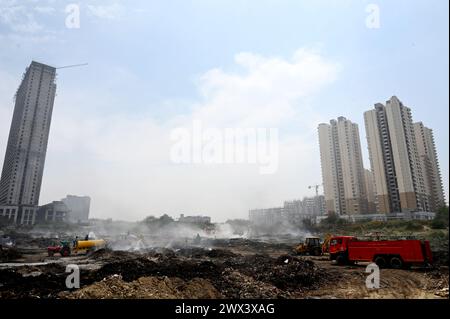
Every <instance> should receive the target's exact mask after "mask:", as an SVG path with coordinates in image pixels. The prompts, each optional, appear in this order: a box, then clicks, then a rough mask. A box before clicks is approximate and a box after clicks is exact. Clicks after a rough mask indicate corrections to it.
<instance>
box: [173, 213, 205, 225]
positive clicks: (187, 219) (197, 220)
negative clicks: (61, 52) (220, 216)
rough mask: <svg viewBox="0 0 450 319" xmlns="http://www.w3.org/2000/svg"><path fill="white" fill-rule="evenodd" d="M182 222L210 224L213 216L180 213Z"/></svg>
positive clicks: (179, 219)
mask: <svg viewBox="0 0 450 319" xmlns="http://www.w3.org/2000/svg"><path fill="white" fill-rule="evenodd" d="M178 221H179V222H180V223H189V224H210V223H211V217H209V216H184V214H180V218H178Z"/></svg>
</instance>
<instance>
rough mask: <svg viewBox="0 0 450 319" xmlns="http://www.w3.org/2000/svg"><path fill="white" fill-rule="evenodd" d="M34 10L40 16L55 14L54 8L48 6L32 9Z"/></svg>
mask: <svg viewBox="0 0 450 319" xmlns="http://www.w3.org/2000/svg"><path fill="white" fill-rule="evenodd" d="M34 10H35V11H36V12H38V13H41V14H53V13H55V12H56V9H55V8H54V7H49V6H46V7H44V6H42V7H39V6H38V7H34Z"/></svg>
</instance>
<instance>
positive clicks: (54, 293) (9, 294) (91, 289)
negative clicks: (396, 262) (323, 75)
mask: <svg viewBox="0 0 450 319" xmlns="http://www.w3.org/2000/svg"><path fill="white" fill-rule="evenodd" d="M24 240H26V241H27V242H34V243H36V239H30V238H24ZM40 240H41V239H38V241H40ZM39 244H40V243H39ZM202 245H203V247H201V246H187V245H185V246H184V247H177V246H172V249H169V248H166V247H149V248H144V249H141V250H140V251H119V250H112V249H110V248H103V249H99V250H97V251H95V252H92V253H89V254H88V255H82V256H76V257H68V258H61V257H51V258H49V257H47V255H46V252H45V250H44V249H40V250H37V251H40V254H41V255H39V254H38V255H37V256H35V257H33V258H32V261H38V262H34V263H32V262H29V261H30V260H28V259H26V258H25V259H26V260H27V261H28V262H22V263H15V264H14V265H12V264H11V266H8V265H7V264H5V265H6V266H4V267H0V298H51V299H54V298H68V299H75V298H95V299H98V298H100V299H104V298H164V299H166V298H168V299H171V298H201V299H206V298H235V299H236V298H257V299H258V298H302V296H315V295H318V296H320V291H321V290H323V291H327V292H328V291H330V294H331V295H332V294H333V291H334V290H335V287H337V286H339V285H342V284H343V283H344V284H345V283H348V279H351V280H353V281H354V282H355V283H357V285H361V287H365V286H364V278H365V277H366V274H365V272H364V269H365V267H364V266H361V267H343V268H341V267H337V266H332V265H331V264H330V262H329V260H327V259H326V257H317V258H315V257H314V258H312V257H309V256H295V255H292V254H291V252H292V245H287V244H283V243H264V242H259V241H252V240H248V239H230V240H224V239H220V240H205V241H203V243H202ZM42 255H43V256H42ZM28 257H30V256H28ZM28 257H27V258H28ZM444 257H445V256H444ZM447 258H448V254H447ZM441 260H443V258H441ZM72 263H75V264H78V265H79V266H80V284H81V288H80V289H75V290H69V289H68V288H66V285H65V280H66V278H67V273H66V272H65V266H66V265H68V264H72ZM94 266H95V267H94ZM388 271H389V270H386V272H385V275H389V272H388ZM402 272H403V270H398V271H393V272H392V275H393V276H392V277H393V278H394V279H395V280H397V279H398V280H400V279H401V278H402V277H401V276H402ZM405 272H408V271H406V270H405ZM407 274H408V275H409V276H410V277H411V280H410V281H408V282H411V283H417V282H421V283H427V287H425V288H424V289H426V290H427V291H428V292H430V294H431V295H433V294H434V295H436V296H437V297H440V296H445V295H447V296H448V267H447V268H446V270H445V266H442V267H441V266H439V267H436V269H435V270H432V271H430V270H428V271H422V270H418V271H417V276H422V277H420V278H423V276H427V279H426V280H423V279H420V278H419V277H417V280H415V279H414V278H415V277H416V273H415V271H409V272H408V273H407ZM446 274H447V276H446ZM446 277H447V278H446ZM399 278H400V279H399ZM412 279H414V280H412ZM352 287H353V286H352ZM341 289H346V288H345V287H344V288H343V287H342V286H341ZM352 289H353V288H352ZM417 289H418V288H416V291H417ZM408 291H409V290H408ZM411 291H413V290H411ZM314 292H318V293H316V294H315V293H314ZM346 293H347V292H346V290H343V292H342V294H343V296H347V295H346ZM359 293H360V294H361V295H358V296H365V295H363V294H365V293H366V292H364V291H363V290H360V292H359Z"/></svg>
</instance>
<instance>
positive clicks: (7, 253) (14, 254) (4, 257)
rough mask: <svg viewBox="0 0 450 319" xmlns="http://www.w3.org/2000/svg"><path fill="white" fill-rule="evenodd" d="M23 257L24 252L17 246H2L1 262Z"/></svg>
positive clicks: (0, 250)
mask: <svg viewBox="0 0 450 319" xmlns="http://www.w3.org/2000/svg"><path fill="white" fill-rule="evenodd" d="M20 257H22V254H21V253H20V252H19V251H18V250H17V249H16V248H14V247H13V248H0V262H1V263H6V262H10V261H14V260H16V259H19V258H20Z"/></svg>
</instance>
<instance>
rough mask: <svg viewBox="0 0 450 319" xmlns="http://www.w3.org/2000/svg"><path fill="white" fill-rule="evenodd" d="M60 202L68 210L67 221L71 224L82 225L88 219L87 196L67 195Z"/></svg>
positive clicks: (88, 201) (89, 202)
mask: <svg viewBox="0 0 450 319" xmlns="http://www.w3.org/2000/svg"><path fill="white" fill-rule="evenodd" d="M61 201H62V202H63V203H64V204H65V205H66V206H67V207H68V208H69V210H70V213H69V215H68V220H69V221H70V222H72V223H84V222H87V221H88V219H89V210H90V206H91V198H90V197H89V196H75V195H67V196H66V197H65V198H63V199H61Z"/></svg>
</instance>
